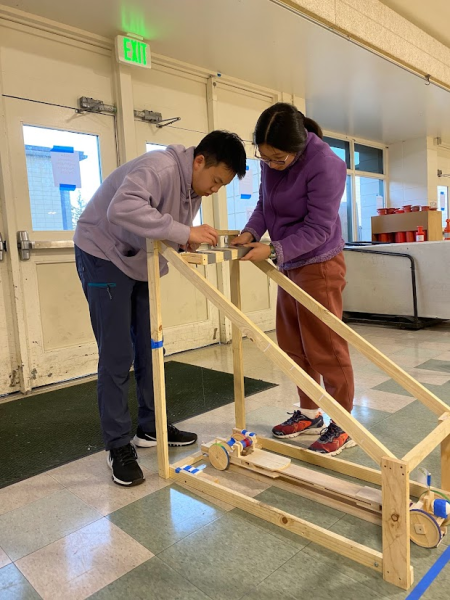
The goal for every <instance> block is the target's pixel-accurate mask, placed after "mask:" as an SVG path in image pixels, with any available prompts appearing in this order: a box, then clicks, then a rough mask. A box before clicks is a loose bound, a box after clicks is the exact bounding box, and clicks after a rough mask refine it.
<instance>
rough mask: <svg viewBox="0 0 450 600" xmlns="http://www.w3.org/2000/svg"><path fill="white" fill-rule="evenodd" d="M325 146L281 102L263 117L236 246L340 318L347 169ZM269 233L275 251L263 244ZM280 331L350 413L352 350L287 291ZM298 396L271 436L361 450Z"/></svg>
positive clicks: (324, 448)
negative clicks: (251, 198)
mask: <svg viewBox="0 0 450 600" xmlns="http://www.w3.org/2000/svg"><path fill="white" fill-rule="evenodd" d="M321 138H322V131H321V129H320V127H319V126H318V124H317V123H315V121H312V120H311V119H307V118H306V117H304V116H303V114H302V113H301V112H299V111H298V110H297V109H296V108H295V106H292V105H290V104H285V103H281V102H280V103H277V104H275V105H273V106H271V107H270V108H268V109H266V110H265V111H264V112H263V113H262V114H261V116H260V117H259V119H258V122H257V124H256V129H255V134H254V143H255V146H257V148H258V152H259V155H258V156H257V157H258V158H260V159H261V161H262V168H261V188H260V199H259V202H258V204H257V206H256V208H255V210H254V212H253V214H252V216H251V217H250V220H249V222H248V223H247V225H246V226H245V227H244V229H243V233H241V235H240V236H238V237H237V238H235V239H234V241H233V243H234V244H238V245H239V244H246V245H247V246H252V247H253V249H252V250H251V251H250V252H249V253H248V254H246V255H245V257H244V258H242V259H241V260H251V261H261V260H265V259H267V258H272V259H273V260H275V261H276V262H277V264H278V266H279V268H280V270H281V271H282V272H283V273H284V274H285V275H286V276H287V277H289V279H291V280H292V281H293V282H294V283H296V284H297V285H298V286H299V287H301V288H302V289H303V290H305V292H307V293H308V294H309V295H310V296H312V297H313V298H314V299H315V300H317V301H318V302H320V303H321V304H322V305H323V306H325V307H326V308H328V310H330V311H331V312H332V313H333V314H335V315H336V316H338V317H339V318H342V292H343V290H344V287H345V262H344V256H343V252H342V249H343V247H344V241H343V239H342V232H341V222H340V219H339V206H340V202H341V198H342V194H343V193H344V188H345V181H346V177H347V168H346V165H345V163H344V162H343V161H342V160H341V159H340V158H338V157H337V156H336V154H335V153H334V152H333V151H332V150H331V149H330V147H329V146H328V144H326V143H325V142H324V141H323V140H322V139H321ZM266 230H268V231H269V234H270V237H271V240H272V243H271V244H262V243H260V242H259V240H260V239H261V237H262V235H263V234H264V233H265V231H266ZM254 240H255V241H254ZM276 330H277V338H278V343H279V345H280V347H281V348H282V349H283V350H284V351H285V352H286V353H287V354H288V355H289V356H290V357H291V358H292V359H293V360H294V361H295V362H296V363H297V364H298V365H299V366H300V367H301V368H302V369H303V370H304V371H306V373H307V374H308V375H309V376H310V377H312V378H313V379H315V380H316V381H317V383H320V376H321V375H322V377H323V382H324V385H325V388H326V390H327V392H328V393H329V394H330V395H331V396H333V398H334V399H335V400H337V402H339V404H341V405H342V406H343V407H344V408H345V409H346V410H348V411H349V412H351V410H352V407H353V393H354V383H353V369H352V364H351V361H350V355H349V351H348V346H347V343H346V342H345V341H344V340H343V339H342V338H341V337H340V336H339V335H337V334H336V333H334V332H333V331H331V329H330V328H329V327H328V326H327V325H326V324H325V323H322V321H320V319H318V318H317V317H315V316H314V315H312V314H311V313H310V312H309V311H308V310H307V309H306V308H304V307H303V306H301V305H300V304H299V303H298V302H296V301H295V300H294V299H293V298H292V296H290V295H289V294H288V293H287V292H285V291H284V290H282V289H281V288H279V290H278V302H277V318H276ZM298 394H299V397H300V410H297V411H295V412H294V414H293V415H292V417H290V418H289V419H288V420H287V421H285V422H284V423H281V424H280V425H276V426H275V427H274V428H273V429H272V433H273V435H274V436H275V437H277V438H292V437H296V436H298V435H301V434H310V433H313V434H318V433H320V437H319V439H318V440H316V441H315V442H314V443H313V444H312V445H311V446H310V447H309V449H310V450H314V451H315V452H320V453H324V454H330V455H335V454H339V453H340V452H342V450H343V449H344V448H350V447H352V446H355V442H354V441H353V440H352V439H351V438H350V437H349V435H348V434H347V433H346V432H345V431H343V430H342V429H341V428H340V427H339V426H338V425H337V424H336V423H334V422H333V421H331V423H330V425H329V426H328V427H325V428H323V417H322V415H321V414H320V412H319V410H318V407H317V405H316V404H315V403H314V402H313V401H312V400H311V398H309V397H308V396H307V395H306V394H305V393H304V392H303V391H302V390H300V389H299V390H298ZM322 428H323V429H322Z"/></svg>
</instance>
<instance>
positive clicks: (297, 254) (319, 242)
mask: <svg viewBox="0 0 450 600" xmlns="http://www.w3.org/2000/svg"><path fill="white" fill-rule="evenodd" d="M346 176H347V167H346V165H345V163H344V161H342V160H341V159H340V158H339V157H338V156H336V154H335V153H334V152H333V151H332V150H331V148H330V147H329V146H328V144H327V143H325V142H324V141H323V140H321V139H320V138H319V137H317V136H316V135H315V134H314V133H310V132H308V138H307V142H306V148H305V150H304V151H303V153H302V154H301V155H300V156H297V157H296V158H295V160H294V161H293V162H292V163H291V165H289V167H287V168H286V169H284V170H282V171H277V170H276V169H271V168H270V167H269V166H268V165H266V164H264V163H262V165H261V187H260V193H259V202H258V204H257V205H256V208H255V210H254V211H253V214H252V216H251V217H250V220H249V221H248V223H247V225H246V226H245V227H244V229H243V231H249V232H250V233H251V234H252V235H253V237H254V238H255V239H256V240H257V241H259V240H260V239H261V237H262V236H263V235H264V233H265V232H266V231H268V232H269V235H270V238H271V240H272V244H273V245H274V248H275V251H276V253H277V264H278V266H279V267H280V268H282V269H294V268H297V267H300V266H304V265H306V264H310V263H316V262H324V261H325V260H330V259H331V258H333V257H334V256H336V255H337V254H339V252H341V250H342V248H343V247H344V240H343V239H342V230H341V221H340V218H339V206H340V202H341V198H342V194H343V193H344V189H345V181H346Z"/></svg>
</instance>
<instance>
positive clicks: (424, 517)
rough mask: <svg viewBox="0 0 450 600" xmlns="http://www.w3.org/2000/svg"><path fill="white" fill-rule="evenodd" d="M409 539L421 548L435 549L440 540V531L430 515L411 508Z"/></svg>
mask: <svg viewBox="0 0 450 600" xmlns="http://www.w3.org/2000/svg"><path fill="white" fill-rule="evenodd" d="M410 512H411V539H412V541H413V542H414V543H415V544H417V545H418V546H422V548H435V547H436V546H437V545H438V544H439V542H440V541H441V539H442V531H441V528H440V527H439V525H438V523H437V521H436V520H435V519H434V517H433V516H432V515H430V514H429V513H427V512H425V511H424V510H420V509H418V508H413V509H412V510H411V511H410Z"/></svg>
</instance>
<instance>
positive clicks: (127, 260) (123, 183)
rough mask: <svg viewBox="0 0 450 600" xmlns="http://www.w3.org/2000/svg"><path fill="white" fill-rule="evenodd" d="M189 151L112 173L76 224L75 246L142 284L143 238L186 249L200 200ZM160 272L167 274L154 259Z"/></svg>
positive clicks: (142, 159) (172, 149) (154, 156)
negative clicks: (181, 246)
mask: <svg viewBox="0 0 450 600" xmlns="http://www.w3.org/2000/svg"><path fill="white" fill-rule="evenodd" d="M193 162H194V147H191V148H184V147H183V146H179V145H174V146H168V147H167V148H166V150H164V151H163V150H156V151H154V152H147V153H146V154H143V155H142V156H139V157H138V158H135V159H134V160H131V161H130V162H127V163H126V164H124V165H122V166H121V167H119V168H118V169H116V170H115V171H113V172H112V173H111V174H110V175H109V176H108V177H107V178H106V179H105V181H104V182H103V183H102V185H101V186H100V187H99V188H98V190H97V191H96V192H95V194H94V195H93V197H92V198H91V200H90V201H89V202H88V204H87V206H86V208H85V209H84V211H83V213H82V215H81V217H80V218H79V220H78V223H77V227H76V230H75V235H74V238H73V240H74V242H75V244H76V245H77V246H78V247H79V248H81V249H82V250H84V251H85V252H87V253H88V254H92V255H93V256H96V257H97V258H103V259H105V260H110V261H111V262H112V263H114V264H115V265H116V267H118V268H119V269H120V270H121V271H123V272H124V273H125V274H126V275H128V276H129V277H131V278H132V279H136V280H138V281H147V254H146V238H150V239H153V240H166V241H167V242H170V245H171V246H172V247H174V248H176V249H178V247H179V246H180V245H181V244H186V242H187V241H188V239H189V235H190V227H191V226H192V221H193V218H194V217H195V215H196V214H197V212H198V209H199V208H200V203H201V197H200V196H197V194H195V193H194V192H193V191H191V183H192V165H193ZM160 272H161V275H165V274H166V273H167V272H168V266H167V261H166V260H165V259H164V258H162V257H160Z"/></svg>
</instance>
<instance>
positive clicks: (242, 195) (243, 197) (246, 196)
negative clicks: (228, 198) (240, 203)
mask: <svg viewBox="0 0 450 600" xmlns="http://www.w3.org/2000/svg"><path fill="white" fill-rule="evenodd" d="M251 197H252V195H251V194H241V200H250V198H251Z"/></svg>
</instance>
